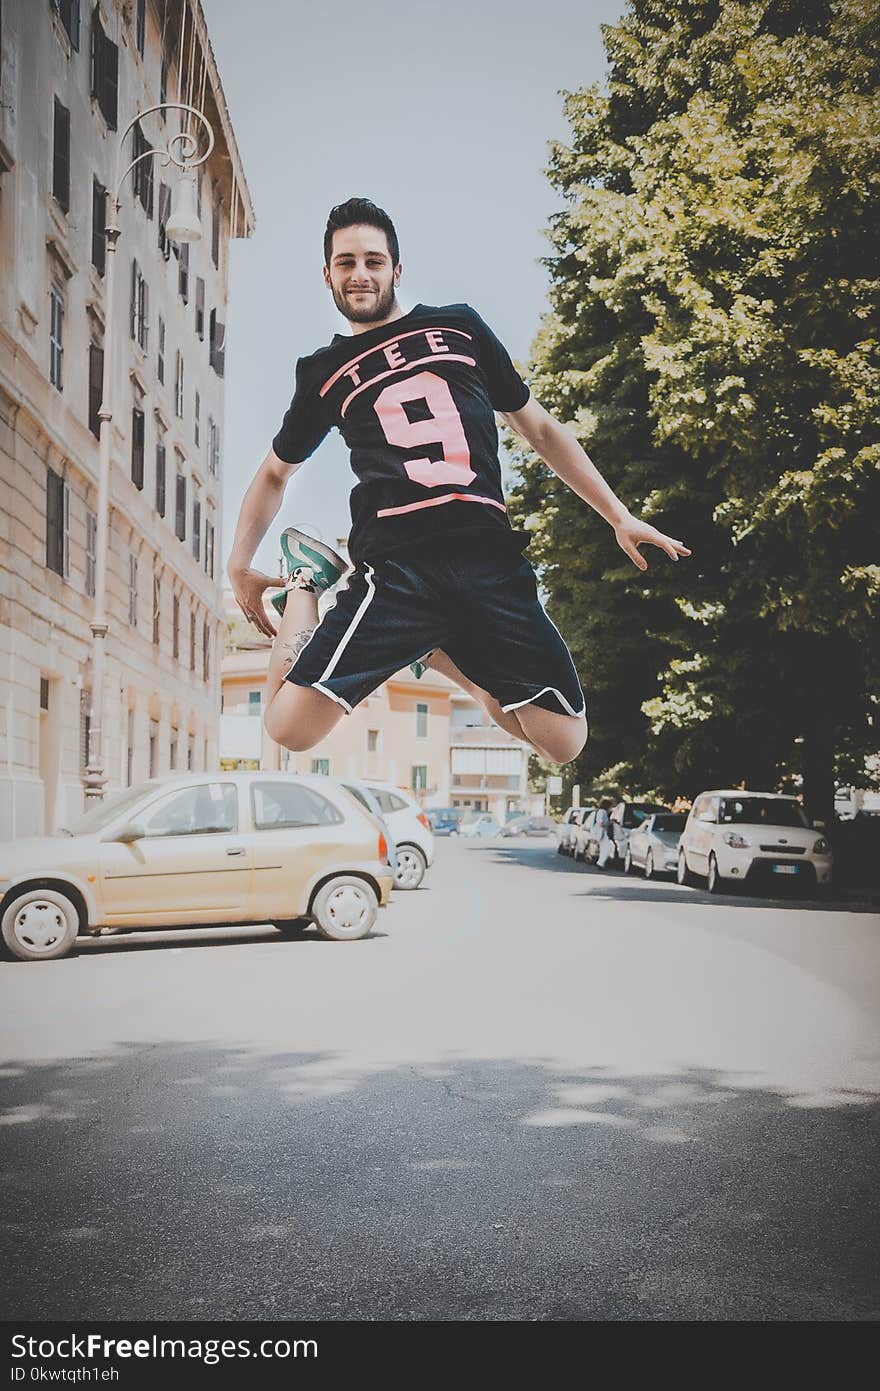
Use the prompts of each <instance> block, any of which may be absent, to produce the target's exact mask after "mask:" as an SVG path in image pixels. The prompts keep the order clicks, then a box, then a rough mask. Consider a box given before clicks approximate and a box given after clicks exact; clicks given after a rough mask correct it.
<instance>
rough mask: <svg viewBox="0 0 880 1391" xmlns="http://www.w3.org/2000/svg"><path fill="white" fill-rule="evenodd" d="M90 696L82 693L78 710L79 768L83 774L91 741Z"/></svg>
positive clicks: (86, 692) (87, 763)
mask: <svg viewBox="0 0 880 1391" xmlns="http://www.w3.org/2000/svg"><path fill="white" fill-rule="evenodd" d="M90 705H91V695H90V694H89V692H88V691H83V693H82V701H81V704H80V709H79V767H80V772H81V773H84V772H85V771H86V769H87V768H88V766H89V744H90V743H91V739H92V717H91V715H90V714H89V707H90Z"/></svg>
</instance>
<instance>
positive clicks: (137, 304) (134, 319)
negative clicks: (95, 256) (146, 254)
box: [129, 260, 150, 352]
mask: <svg viewBox="0 0 880 1391" xmlns="http://www.w3.org/2000/svg"><path fill="white" fill-rule="evenodd" d="M149 309H150V291H149V288H148V286H147V282H146V280H145V279H144V277H143V275H142V274H141V268H140V266H139V265H138V263H137V261H134V260H133V261H132V263H131V302H130V305H129V319H130V327H131V336H132V338H134V339H135V341H136V342H137V344H138V346H139V348H140V349H141V351H142V352H146V351H147V332H148V320H149Z"/></svg>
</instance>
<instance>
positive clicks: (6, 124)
mask: <svg viewBox="0 0 880 1391" xmlns="http://www.w3.org/2000/svg"><path fill="white" fill-rule="evenodd" d="M0 23H2V30H0V257H2V267H3V275H2V280H0V747H2V751H3V752H2V760H0V838H2V839H8V838H11V837H18V836H24V835H28V834H37V833H40V832H42V831H44V830H49V829H52V828H54V827H55V826H57V825H62V824H64V823H65V821H67V820H68V819H69V818H72V817H74V816H76V815H78V814H79V813H80V812H81V811H82V809H83V777H84V772H85V762H86V757H87V748H88V740H89V712H90V709H91V707H92V702H91V669H92V661H91V659H92V645H93V642H92V630H91V626H90V623H91V620H92V619H93V618H94V617H95V605H94V598H95V575H96V566H97V564H98V556H97V545H98V536H99V528H98V516H97V509H98V490H97V483H98V470H99V444H98V438H99V434H100V421H99V415H98V412H99V410H100V407H101V397H102V374H103V367H104V355H105V353H107V362H108V375H109V377H110V382H111V399H112V403H113V411H114V419H113V427H112V436H111V469H110V516H109V533H108V549H107V602H106V617H107V621H108V630H107V637H106V662H105V680H104V685H103V707H104V719H103V741H102V743H103V749H102V752H103V764H104V768H105V771H106V774H107V778H108V781H107V785H106V789H105V790H106V792H112V791H113V790H114V789H115V788H118V787H120V786H124V785H126V784H128V783H132V782H137V781H139V780H141V779H143V778H146V777H148V776H152V775H156V774H161V773H164V772H167V771H169V770H172V769H176V768H186V767H191V768H195V769H200V768H203V767H214V766H216V764H217V759H218V725H219V708H220V663H221V659H222V655H223V626H224V624H223V601H222V586H221V576H220V535H221V524H222V508H221V487H222V476H223V392H224V351H225V327H224V326H225V324H226V322H227V312H226V306H227V291H228V251H229V243H230V239H231V238H233V237H246V236H250V235H251V233H252V231H253V226H254V218H253V210H252V207H251V202H250V196H249V193H248V189H247V184H246V181H245V177H244V172H243V169H242V165H241V160H240V157H239V153H238V150H237V148H236V143H235V137H234V134H233V130H232V125H231V122H230V119H229V114H228V112H227V108H226V102H225V99H224V96H223V90H222V87H221V84H220V78H219V75H218V72H217V68H216V64H215V61H214V57H213V54H212V52H211V46H210V42H209V38H208V33H207V28H206V24H205V19H204V15H203V13H202V9H201V5H200V4H199V3H198V0H4V3H3V5H2V15H0ZM176 101H182V102H186V103H187V104H189V105H192V106H195V107H196V108H198V109H200V110H202V111H203V112H204V114H205V116H206V117H207V119H208V121H209V122H210V124H211V126H212V128H213V131H214V137H215V145H214V149H213V152H212V154H211V156H210V159H209V160H208V161H207V162H206V163H205V164H204V165H202V166H201V169H200V173H199V177H198V183H197V199H198V218H199V221H200V223H201V227H202V237H201V240H200V241H197V242H193V243H192V244H189V243H182V244H180V245H177V244H175V243H174V242H172V241H171V240H170V238H169V237H168V235H167V233H166V222H167V220H168V217H169V211H170V207H171V202H172V196H173V182H174V180H175V178H176V177H177V172H178V171H177V170H176V168H175V166H174V165H173V164H169V163H168V162H167V161H166V160H165V158H164V152H165V150H166V149H167V147H168V141H169V138H170V137H173V136H174V135H176V134H177V133H178V132H180V131H181V130H182V129H185V128H186V126H185V122H186V120H187V117H186V116H185V113H182V112H180V111H178V110H174V109H169V110H165V111H161V112H152V113H150V114H146V115H144V117H143V119H142V120H140V121H138V122H137V124H136V125H135V127H134V129H133V130H132V131H131V132H130V133H129V134H128V136H127V137H126V139H125V145H124V148H123V149H122V151H121V154H122V158H121V162H120V163H119V165H118V169H119V171H120V173H121V172H122V171H124V170H125V169H126V167H127V166H128V164H129V163H130V162H131V160H133V159H135V158H136V157H137V156H138V155H141V154H144V155H148V154H149V151H150V150H151V149H153V150H155V151H156V152H157V153H156V155H155V156H154V157H148V158H145V159H143V160H140V161H139V163H138V165H137V167H136V168H135V169H134V170H133V171H132V172H131V174H129V176H128V177H127V178H126V179H125V180H124V182H123V183H122V185H121V187H120V193H119V197H120V202H121V211H120V214H119V226H120V229H121V232H120V236H119V240H118V244H117V247H118V249H117V251H116V266H115V273H114V275H115V279H114V296H113V299H114V302H113V306H112V321H108V317H107V315H108V304H107V286H106V276H107V250H106V238H105V237H104V234H103V228H104V226H105V222H106V214H107V204H108V190H110V194H111V196H112V187H111V186H112V183H113V179H114V171H115V170H116V168H117V155H118V154H119V153H120V143H119V142H120V139H121V137H122V135H123V133H124V132H125V130H126V127H127V126H128V124H129V122H130V121H131V120H132V118H134V117H137V115H138V113H141V112H148V109H149V108H150V107H154V106H156V105H158V104H162V103H169V102H176ZM189 120H190V121H191V122H192V125H191V129H192V133H193V135H196V134H197V125H196V123H195V122H194V121H193V118H189ZM176 148H177V149H178V150H180V148H181V147H180V146H179V145H178V146H177V147H176ZM202 148H204V146H202Z"/></svg>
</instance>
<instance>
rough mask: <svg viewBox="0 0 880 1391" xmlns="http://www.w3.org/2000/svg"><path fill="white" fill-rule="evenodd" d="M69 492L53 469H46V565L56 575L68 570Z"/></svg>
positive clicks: (59, 475) (65, 572)
mask: <svg viewBox="0 0 880 1391" xmlns="http://www.w3.org/2000/svg"><path fill="white" fill-rule="evenodd" d="M69 527H70V493H69V491H68V487H67V484H66V483H65V481H64V479H63V478H62V477H61V474H60V473H56V472H55V471H54V469H47V470H46V566H47V568H48V569H50V570H54V571H55V574H56V575H67V574H68V570H69V543H68V534H69Z"/></svg>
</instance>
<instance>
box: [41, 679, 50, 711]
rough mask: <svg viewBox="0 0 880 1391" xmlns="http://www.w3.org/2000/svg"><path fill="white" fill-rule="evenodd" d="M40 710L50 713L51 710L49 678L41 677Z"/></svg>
mask: <svg viewBox="0 0 880 1391" xmlns="http://www.w3.org/2000/svg"><path fill="white" fill-rule="evenodd" d="M40 709H41V710H45V711H47V712H48V710H49V678H48V676H41V677H40Z"/></svg>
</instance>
